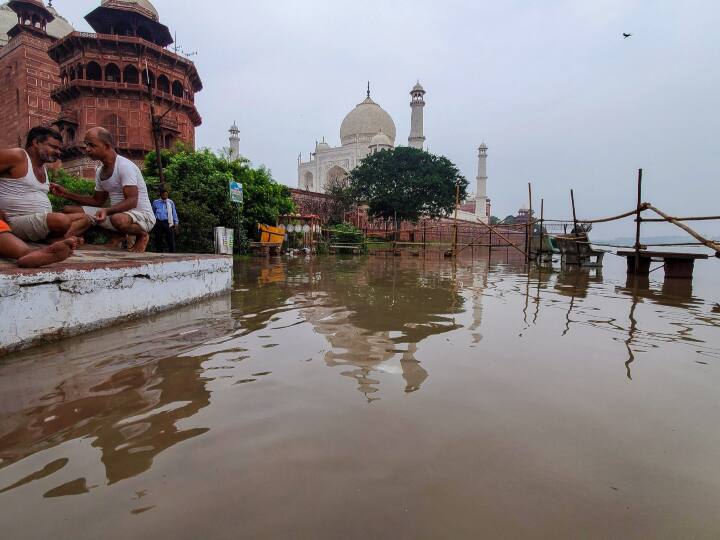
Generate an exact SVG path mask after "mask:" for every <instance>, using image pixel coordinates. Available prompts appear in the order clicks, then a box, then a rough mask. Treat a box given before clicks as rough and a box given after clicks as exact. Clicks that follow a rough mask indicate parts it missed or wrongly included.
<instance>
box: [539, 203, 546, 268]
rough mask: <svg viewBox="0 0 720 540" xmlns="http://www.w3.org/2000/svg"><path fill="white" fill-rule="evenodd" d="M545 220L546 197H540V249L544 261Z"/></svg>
mask: <svg viewBox="0 0 720 540" xmlns="http://www.w3.org/2000/svg"><path fill="white" fill-rule="evenodd" d="M544 221H545V199H540V250H539V253H540V255H539V257H540V262H542V256H543V222H544Z"/></svg>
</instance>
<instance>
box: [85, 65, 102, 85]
mask: <svg viewBox="0 0 720 540" xmlns="http://www.w3.org/2000/svg"><path fill="white" fill-rule="evenodd" d="M87 80H88V81H102V68H101V67H100V64H98V63H97V62H90V63H89V64H88V65H87Z"/></svg>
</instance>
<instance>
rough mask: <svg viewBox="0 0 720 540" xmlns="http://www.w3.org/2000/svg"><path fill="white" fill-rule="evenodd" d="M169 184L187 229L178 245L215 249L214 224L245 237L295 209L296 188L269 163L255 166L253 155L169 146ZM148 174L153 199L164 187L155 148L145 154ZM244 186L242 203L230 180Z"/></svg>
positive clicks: (166, 163) (202, 250) (186, 248)
mask: <svg viewBox="0 0 720 540" xmlns="http://www.w3.org/2000/svg"><path fill="white" fill-rule="evenodd" d="M161 157H162V162H163V169H164V173H165V184H166V187H167V189H168V191H169V192H170V197H171V198H172V199H173V201H174V202H175V204H176V206H177V211H178V218H179V220H180V227H181V234H180V235H179V237H178V246H177V247H178V250H179V251H185V252H194V253H206V252H212V251H213V249H214V244H213V228H214V227H216V226H223V227H231V228H234V229H235V230H236V231H238V234H239V236H240V242H238V247H242V246H241V244H242V243H243V239H244V238H250V237H254V236H255V234H256V229H257V224H258V223H268V224H275V223H277V219H278V217H279V216H280V215H282V214H287V213H290V212H293V211H294V203H293V201H292V198H291V197H290V190H289V189H288V188H287V187H286V186H283V185H280V184H278V183H277V182H275V181H274V180H273V178H272V176H271V174H270V171H269V170H268V169H266V168H265V167H258V168H253V167H251V166H250V164H249V162H248V161H247V160H244V159H242V160H238V161H229V160H228V159H225V158H222V157H218V156H217V155H215V154H214V153H212V152H211V151H210V150H207V149H205V150H199V151H193V150H192V149H189V148H187V147H183V146H177V147H175V148H174V149H172V150H163V151H162V154H161ZM144 173H145V179H146V181H147V183H148V188H149V189H150V190H151V198H153V196H154V194H155V193H157V190H158V187H159V181H158V173H157V165H156V156H155V152H151V153H149V154H148V155H147V156H146V158H145V170H144ZM232 180H235V181H236V182H239V183H241V184H242V185H243V193H244V203H243V205H242V206H240V205H238V204H235V203H232V202H231V201H230V191H229V184H230V181H232Z"/></svg>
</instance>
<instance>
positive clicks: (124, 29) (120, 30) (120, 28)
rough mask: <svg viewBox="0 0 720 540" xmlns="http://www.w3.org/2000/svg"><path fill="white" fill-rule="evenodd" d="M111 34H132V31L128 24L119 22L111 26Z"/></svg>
mask: <svg viewBox="0 0 720 540" xmlns="http://www.w3.org/2000/svg"><path fill="white" fill-rule="evenodd" d="M113 34H115V35H117V36H132V35H133V31H132V28H130V25H129V24H127V23H124V22H119V23H117V24H116V25H115V26H114V27H113Z"/></svg>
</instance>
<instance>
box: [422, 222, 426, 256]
mask: <svg viewBox="0 0 720 540" xmlns="http://www.w3.org/2000/svg"><path fill="white" fill-rule="evenodd" d="M426 255H427V221H425V220H423V257H425V256H426Z"/></svg>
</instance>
